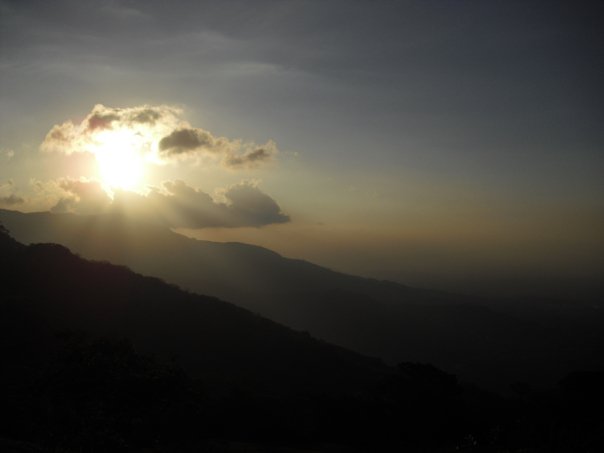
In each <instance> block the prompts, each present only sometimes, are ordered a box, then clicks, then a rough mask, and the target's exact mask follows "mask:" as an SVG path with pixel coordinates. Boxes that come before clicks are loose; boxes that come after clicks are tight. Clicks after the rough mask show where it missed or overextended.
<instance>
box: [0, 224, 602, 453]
mask: <svg viewBox="0 0 604 453" xmlns="http://www.w3.org/2000/svg"><path fill="white" fill-rule="evenodd" d="M0 257H1V258H2V259H1V260H0V288H1V296H2V297H1V298H0V357H1V358H2V361H3V372H2V373H1V374H0V418H1V419H2V420H4V422H3V423H2V424H0V448H1V449H2V450H3V451H10V452H54V451H64V452H67V453H69V452H75V451H112V452H131V451H140V452H143V451H157V452H160V451H214V452H243V451H275V452H291V451H296V452H311V451H313V452H315V451H325V452H339V451H410V452H419V451H442V452H449V451H450V452H453V451H460V450H462V451H535V452H536V451H576V452H589V451H599V450H600V449H601V447H602V445H604V444H603V442H602V437H601V429H600V427H601V426H602V413H601V410H600V409H601V404H602V403H603V400H602V397H603V393H602V388H603V386H602V382H604V381H603V380H602V379H603V377H604V374H603V373H602V372H601V371H598V370H597V368H594V369H595V370H596V371H587V372H574V373H571V374H570V375H568V376H567V377H566V378H565V379H564V380H562V381H561V382H560V387H559V389H558V390H556V391H555V392H553V393H550V392H536V391H534V390H532V389H531V387H530V386H528V385H527V384H521V383H519V384H517V385H515V389H516V391H517V393H518V395H519V397H513V398H502V397H499V396H496V395H493V394H491V393H488V392H483V391H481V390H479V389H477V388H475V387H473V386H462V385H460V384H459V382H458V380H457V378H456V377H455V376H453V375H451V374H449V373H446V372H443V371H441V370H440V369H438V368H436V367H434V366H433V365H429V364H425V363H417V362H403V363H400V364H399V365H398V366H397V367H389V366H387V365H385V364H384V363H383V362H381V361H380V360H377V359H373V358H369V357H365V356H362V355H360V354H358V353H355V352H351V351H348V350H345V349H343V348H341V347H338V346H333V345H330V344H328V343H325V342H323V341H319V340H316V339H314V338H312V337H311V336H309V335H308V334H307V333H303V332H297V331H293V330H291V329H289V328H287V327H284V326H281V325H279V324H277V323H275V322H273V321H270V320H268V319H265V318H263V317H261V316H259V315H257V314H254V313H251V312H249V311H248V310H245V309H243V308H240V307H236V306H234V305H232V304H230V303H227V302H223V301H221V300H219V299H216V298H213V297H208V296H202V295H197V294H192V293H189V292H186V291H183V290H181V289H179V288H177V287H176V286H173V285H169V284H166V283H164V282H162V281H161V280H159V279H157V278H153V277H144V276H142V275H139V274H137V273H135V272H133V271H131V270H130V269H128V268H126V267H123V266H116V265H113V264H109V263H106V262H93V261H87V260H85V259H83V258H80V257H78V256H77V255H74V254H73V253H72V252H70V251H69V250H68V249H67V248H65V247H64V246H61V245H57V244H34V245H29V246H27V245H23V244H21V243H19V242H17V241H16V240H14V239H13V238H11V237H10V236H9V234H8V232H7V231H6V230H5V229H4V227H2V225H0ZM552 427H556V429H552ZM552 433H553V434H552ZM483 446H484V448H486V450H485V449H484V448H483Z"/></svg>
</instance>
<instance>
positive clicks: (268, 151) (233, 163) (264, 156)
mask: <svg viewBox="0 0 604 453" xmlns="http://www.w3.org/2000/svg"><path fill="white" fill-rule="evenodd" d="M277 152H278V151H277V146H276V145H275V143H274V142H273V141H268V142H267V143H266V144H265V145H263V146H261V147H257V148H252V149H250V150H248V151H246V152H244V153H243V154H230V155H229V156H227V157H225V160H224V162H223V163H224V165H225V166H227V167H229V168H243V167H247V168H250V167H256V166H258V165H260V164H262V163H264V162H267V161H270V160H272V159H273V157H274V156H275V155H276V154H277Z"/></svg>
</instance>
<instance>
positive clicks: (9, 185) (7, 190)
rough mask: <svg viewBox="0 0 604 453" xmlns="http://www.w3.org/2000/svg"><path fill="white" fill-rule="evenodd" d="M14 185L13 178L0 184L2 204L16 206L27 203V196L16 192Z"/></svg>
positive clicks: (0, 203) (0, 202)
mask: <svg viewBox="0 0 604 453" xmlns="http://www.w3.org/2000/svg"><path fill="white" fill-rule="evenodd" d="M14 187H15V185H14V183H13V181H12V179H9V180H8V181H7V182H5V183H4V184H0V206H5V207H14V206H16V205H20V204H23V203H25V201H26V200H25V198H22V197H20V196H19V195H17V194H15V193H14Z"/></svg>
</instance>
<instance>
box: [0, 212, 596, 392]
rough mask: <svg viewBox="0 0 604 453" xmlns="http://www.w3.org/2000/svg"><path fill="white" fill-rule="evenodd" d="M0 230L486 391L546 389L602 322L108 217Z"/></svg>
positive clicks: (15, 223) (50, 220)
mask: <svg viewBox="0 0 604 453" xmlns="http://www.w3.org/2000/svg"><path fill="white" fill-rule="evenodd" d="M0 222H2V223H3V224H4V225H5V226H6V227H7V228H8V229H9V231H10V232H11V234H13V235H14V237H15V238H17V239H18V240H20V241H22V242H25V243H37V242H56V243H59V244H63V245H65V246H67V247H69V248H70V249H72V250H74V251H75V252H77V253H79V254H80V255H82V256H83V257H86V258H90V259H95V260H106V261H110V262H112V263H117V264H122V265H126V266H128V267H130V268H132V269H133V270H135V271H137V272H141V273H144V274H147V275H152V276H155V277H159V278H162V279H164V280H166V281H168V282H171V283H174V284H177V285H179V286H181V287H183V288H186V289H188V290H190V291H194V292H196V293H199V294H209V295H212V296H216V297H219V298H222V299H226V300H229V301H232V302H233V303H235V304H237V305H239V306H241V307H244V308H247V309H249V310H251V311H253V312H256V313H259V314H261V315H262V316H265V317H267V318H270V319H272V320H274V321H277V322H279V323H282V324H285V325H287V326H289V327H291V328H294V329H297V330H303V331H308V332H309V333H310V334H311V335H313V336H315V337H317V338H321V339H323V340H326V341H329V342H331V343H334V344H338V345H341V346H343V347H346V348H349V349H352V350H355V351H358V352H361V353H363V354H366V355H369V356H377V357H382V358H384V359H386V360H388V361H390V362H398V361H421V362H430V363H434V364H435V365H437V366H438V367H440V368H443V369H445V370H447V371H449V372H453V373H455V374H457V375H459V376H460V377H461V378H463V379H466V380H470V381H473V382H478V383H481V384H483V385H486V386H490V387H492V388H504V387H507V386H508V385H509V384H510V383H512V382H515V381H527V382H533V383H539V384H553V383H555V381H556V380H557V379H559V378H560V377H562V376H563V375H564V374H565V373H567V372H569V371H571V370H573V369H576V368H587V369H589V368H594V367H595V366H599V365H601V364H602V361H603V359H602V357H604V333H603V332H604V330H603V329H602V327H603V326H604V320H603V319H602V314H601V313H600V311H598V310H596V309H593V310H592V309H591V308H589V307H588V308H581V309H577V310H573V311H572V313H573V315H572V316H569V315H568V313H562V314H557V313H555V312H547V311H537V312H535V313H531V314H530V315H528V314H526V313H524V312H523V311H522V310H513V311H512V310H508V311H504V310H502V309H501V307H502V306H501V305H499V306H495V305H494V304H490V305H489V303H490V302H491V301H483V300H480V299H477V298H473V297H466V296H460V295H453V294H448V293H442V292H436V291H428V290H421V289H415V288H410V287H407V286H404V285H400V284H396V283H392V282H386V281H378V280H373V279H367V278H360V277H355V276H351V275H346V274H342V273H339V272H335V271H332V270H330V269H326V268H324V267H321V266H317V265H314V264H311V263H308V262H305V261H301V260H295V259H289V258H285V257H282V256H280V255H278V254H277V253H275V252H272V251H270V250H267V249H265V248H261V247H256V246H251V245H247V244H241V243H214V242H209V241H199V240H194V239H190V238H186V237H184V236H182V235H179V234H176V233H174V232H172V231H170V230H169V229H167V228H165V227H163V226H161V225H157V224H149V223H147V224H145V223H141V222H137V221H136V220H134V219H129V218H125V217H119V216H115V215H112V216H110V215H106V216H77V215H72V214H51V213H32V214H23V213H18V212H13V211H0ZM527 304H528V302H527Z"/></svg>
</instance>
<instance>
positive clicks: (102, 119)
mask: <svg viewBox="0 0 604 453" xmlns="http://www.w3.org/2000/svg"><path fill="white" fill-rule="evenodd" d="M119 119H120V117H119V115H117V114H115V113H107V114H102V113H96V112H95V113H93V114H92V115H90V116H89V117H88V129H90V130H95V129H109V128H110V127H111V123H112V122H113V121H117V120H119Z"/></svg>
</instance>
